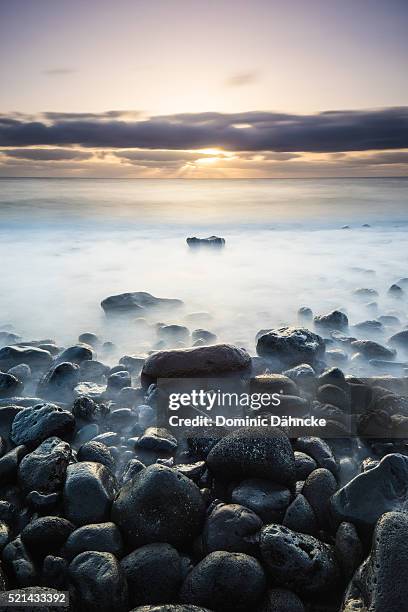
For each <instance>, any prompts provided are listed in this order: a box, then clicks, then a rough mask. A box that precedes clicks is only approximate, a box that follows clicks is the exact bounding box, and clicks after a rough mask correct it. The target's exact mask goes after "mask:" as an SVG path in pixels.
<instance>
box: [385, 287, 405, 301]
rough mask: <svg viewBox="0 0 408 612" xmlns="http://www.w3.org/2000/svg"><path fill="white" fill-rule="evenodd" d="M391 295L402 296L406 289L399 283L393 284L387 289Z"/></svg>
mask: <svg viewBox="0 0 408 612" xmlns="http://www.w3.org/2000/svg"><path fill="white" fill-rule="evenodd" d="M387 293H388V295H389V296H390V297H396V298H401V297H402V296H403V295H404V290H403V289H401V287H400V286H399V285H395V284H394V285H391V287H390V288H389V289H388V291H387Z"/></svg>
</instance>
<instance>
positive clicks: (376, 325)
mask: <svg viewBox="0 0 408 612" xmlns="http://www.w3.org/2000/svg"><path fill="white" fill-rule="evenodd" d="M353 328H354V329H356V330H357V331H359V332H364V333H371V334H373V333H376V332H379V331H382V329H383V324H382V323H381V321H377V320H376V319H372V320H369V321H362V322H361V323H356V325H353Z"/></svg>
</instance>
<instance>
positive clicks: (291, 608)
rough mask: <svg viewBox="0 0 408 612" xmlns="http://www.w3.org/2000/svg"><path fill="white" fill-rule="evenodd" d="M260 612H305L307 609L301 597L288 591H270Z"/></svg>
mask: <svg viewBox="0 0 408 612" xmlns="http://www.w3.org/2000/svg"><path fill="white" fill-rule="evenodd" d="M259 612H305V607H304V605H303V603H302V600H301V599H299V597H298V596H297V595H296V594H295V593H292V591H288V590H286V589H271V590H270V591H268V593H267V595H266V597H265V600H264V601H263V603H262V606H261V607H260V608H259Z"/></svg>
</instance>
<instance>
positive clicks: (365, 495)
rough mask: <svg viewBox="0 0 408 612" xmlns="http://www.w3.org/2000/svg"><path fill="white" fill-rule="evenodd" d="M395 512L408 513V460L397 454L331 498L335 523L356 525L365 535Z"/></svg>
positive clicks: (388, 456)
mask: <svg viewBox="0 0 408 612" xmlns="http://www.w3.org/2000/svg"><path fill="white" fill-rule="evenodd" d="M392 510H395V511H400V512H406V511H408V457H406V456H405V455H400V454H397V453H396V454H392V455H386V456H385V457H384V458H383V459H382V460H381V461H380V463H379V464H378V465H377V466H376V467H374V468H372V469H370V470H368V471H367V472H363V473H362V474H358V476H356V477H355V478H353V480H350V482H349V483H348V484H346V485H345V486H344V487H343V488H342V489H339V491H337V493H335V494H334V495H333V497H332V498H331V511H332V514H333V517H334V519H335V521H336V522H338V523H341V522H343V521H346V522H349V523H353V524H354V525H355V526H356V527H357V529H359V530H360V531H361V533H362V534H365V535H366V534H368V533H370V532H371V530H372V529H373V527H374V525H375V523H376V522H377V520H378V519H379V518H380V517H381V516H382V515H383V514H384V513H385V512H390V511H392Z"/></svg>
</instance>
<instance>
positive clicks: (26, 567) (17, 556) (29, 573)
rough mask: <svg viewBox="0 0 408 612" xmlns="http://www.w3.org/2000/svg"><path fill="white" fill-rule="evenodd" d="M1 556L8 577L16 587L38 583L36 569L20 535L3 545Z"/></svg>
mask: <svg viewBox="0 0 408 612" xmlns="http://www.w3.org/2000/svg"><path fill="white" fill-rule="evenodd" d="M2 557H3V562H4V564H5V566H6V567H7V569H8V574H9V577H10V578H12V579H13V582H14V584H15V585H16V587H17V588H20V587H27V586H34V585H36V584H38V575H37V570H36V568H35V565H34V563H33V561H32V559H31V557H30V555H29V554H28V552H27V550H26V548H25V546H24V544H23V542H22V541H21V537H17V538H16V539H15V540H12V541H11V542H9V543H8V544H7V546H5V548H4V550H3V555H2Z"/></svg>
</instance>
